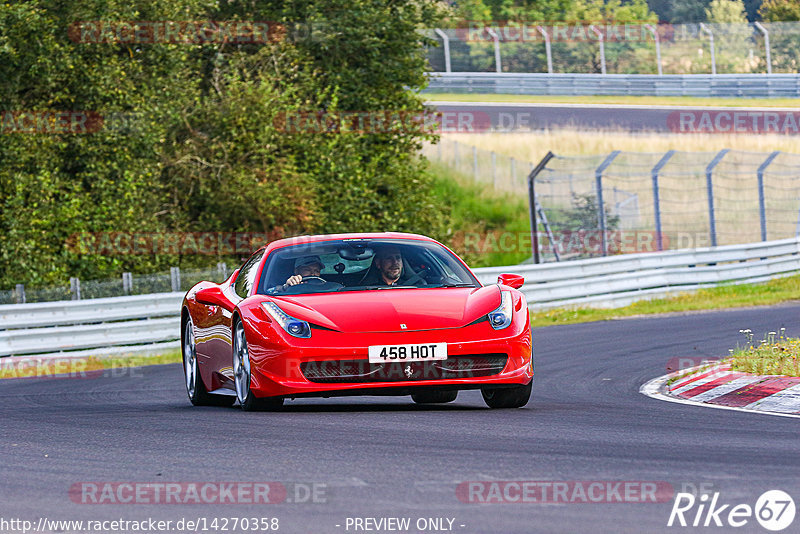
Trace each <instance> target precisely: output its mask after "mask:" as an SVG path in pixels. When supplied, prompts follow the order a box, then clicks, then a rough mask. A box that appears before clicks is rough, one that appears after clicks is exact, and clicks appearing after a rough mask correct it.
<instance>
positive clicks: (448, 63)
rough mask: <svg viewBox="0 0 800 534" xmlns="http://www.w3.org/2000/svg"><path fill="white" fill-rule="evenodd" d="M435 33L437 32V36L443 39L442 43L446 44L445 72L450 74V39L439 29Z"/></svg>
mask: <svg viewBox="0 0 800 534" xmlns="http://www.w3.org/2000/svg"><path fill="white" fill-rule="evenodd" d="M433 31H435V32H436V35H438V36H439V37H441V38H442V43H443V44H444V71H445V72H450V38H449V37H448V36H447V34H446V33H444V32H443V31H442V30H440V29H439V28H436V29H434V30H433ZM428 35H430V34H428Z"/></svg>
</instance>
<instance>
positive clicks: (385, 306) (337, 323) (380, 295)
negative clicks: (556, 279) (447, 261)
mask: <svg viewBox="0 0 800 534" xmlns="http://www.w3.org/2000/svg"><path fill="white" fill-rule="evenodd" d="M273 300H274V301H275V303H276V304H277V305H278V306H280V307H281V309H283V311H285V312H286V313H288V314H289V315H292V316H294V317H296V318H298V319H302V320H304V321H308V322H309V323H313V324H316V325H319V326H322V327H325V328H330V329H332V330H337V331H339V332H347V333H358V332H409V331H414V330H434V329H442V328H458V327H460V326H465V325H468V324H470V323H471V322H473V321H475V320H477V319H480V318H481V317H482V316H484V315H486V314H487V313H489V312H491V311H492V310H494V309H495V308H497V307H498V306H499V305H500V288H499V287H497V286H496V285H491V286H486V287H481V288H474V287H468V288H455V287H454V288H418V289H402V288H400V289H379V290H369V291H346V292H340V293H338V292H337V293H322V294H316V295H298V296H291V297H289V296H286V297H273ZM401 325H405V328H403V327H402V326H401Z"/></svg>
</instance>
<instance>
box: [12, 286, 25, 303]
mask: <svg viewBox="0 0 800 534" xmlns="http://www.w3.org/2000/svg"><path fill="white" fill-rule="evenodd" d="M14 293H16V295H15V297H16V299H15V300H16V301H17V304H25V300H26V299H25V284H17V285H16V287H15V289H14Z"/></svg>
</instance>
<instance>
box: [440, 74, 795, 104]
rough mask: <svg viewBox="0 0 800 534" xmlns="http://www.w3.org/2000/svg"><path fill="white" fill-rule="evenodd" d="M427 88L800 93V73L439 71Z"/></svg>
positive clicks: (700, 94) (651, 93)
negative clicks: (658, 73) (659, 73)
mask: <svg viewBox="0 0 800 534" xmlns="http://www.w3.org/2000/svg"><path fill="white" fill-rule="evenodd" d="M429 81H430V83H429V85H428V88H427V89H426V92H428V93H485V94H520V95H574V96H581V95H612V96H617V95H636V96H695V97H721V98H725V97H746V98H779V97H780V98H800V75H798V74H769V75H768V74H717V75H707V74H665V75H662V76H659V75H656V74H547V73H494V72H452V73H443V72H436V73H430V74H429Z"/></svg>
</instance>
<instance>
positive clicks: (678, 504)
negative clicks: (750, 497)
mask: <svg viewBox="0 0 800 534" xmlns="http://www.w3.org/2000/svg"><path fill="white" fill-rule="evenodd" d="M709 499H710V502H709ZM795 512H796V510H795V504H794V500H793V499H792V497H791V496H790V495H789V494H788V493H786V492H785V491H781V490H770V491H766V492H764V493H763V494H761V496H760V497H759V498H758V500H756V504H755V507H752V506H750V505H749V504H744V503H742V504H736V505H732V504H723V503H720V502H719V492H715V493H714V494H713V495H711V496H710V497H709V495H708V494H703V495H700V496H699V497H695V495H693V494H692V493H678V494H676V495H675V502H674V503H673V504H672V512H670V514H669V521H667V526H668V527H671V526H673V525H675V526H682V527H686V526H692V527H700V526H702V527H708V526H717V527H723V526H727V527H734V528H736V527H742V526H744V525H747V524H748V523H749V522H750V521H751V520H752V519H753V517H755V519H756V521H758V523H759V524H760V525H761V526H762V527H764V528H765V529H767V530H771V531H779V530H783V529H785V528H786V527H788V526H789V525H791V524H792V522H793V521H794V516H795Z"/></svg>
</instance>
